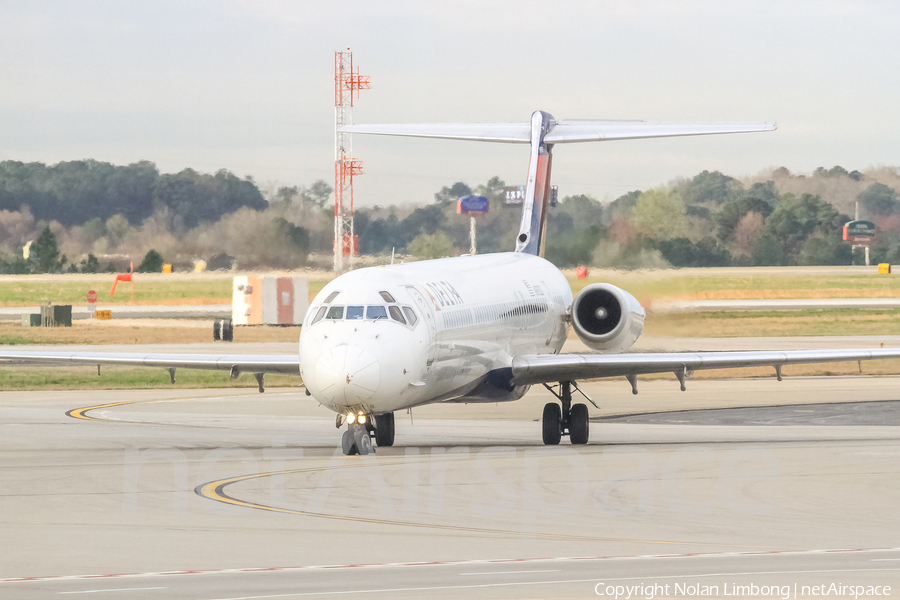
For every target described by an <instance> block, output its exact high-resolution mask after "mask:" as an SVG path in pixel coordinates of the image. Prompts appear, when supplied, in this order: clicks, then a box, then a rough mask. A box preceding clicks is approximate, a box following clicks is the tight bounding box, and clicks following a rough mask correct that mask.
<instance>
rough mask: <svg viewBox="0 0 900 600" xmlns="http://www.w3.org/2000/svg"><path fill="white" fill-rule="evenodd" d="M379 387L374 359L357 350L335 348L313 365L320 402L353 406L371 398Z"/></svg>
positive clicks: (345, 347) (379, 379) (378, 367)
mask: <svg viewBox="0 0 900 600" xmlns="http://www.w3.org/2000/svg"><path fill="white" fill-rule="evenodd" d="M380 383H381V367H380V366H379V365H378V361H377V360H376V359H375V357H374V356H373V355H372V354H371V353H370V352H368V351H367V350H363V349H362V348H359V347H356V346H347V345H342V346H335V347H334V348H332V349H330V350H328V351H327V352H325V353H324V354H323V355H322V356H321V357H319V361H318V362H317V363H316V386H317V387H318V388H319V393H320V394H321V395H322V396H323V398H322V399H323V400H325V401H327V402H330V403H332V404H339V405H343V406H354V405H356V404H361V403H363V402H365V401H366V400H368V399H369V398H371V397H372V395H373V394H374V393H375V390H377V389H378V385H379V384H380Z"/></svg>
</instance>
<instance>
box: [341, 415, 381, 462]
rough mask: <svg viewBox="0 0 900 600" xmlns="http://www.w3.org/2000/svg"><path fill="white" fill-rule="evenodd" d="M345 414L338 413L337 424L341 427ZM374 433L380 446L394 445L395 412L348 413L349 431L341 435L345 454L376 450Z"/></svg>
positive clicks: (364, 453)
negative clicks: (379, 413)
mask: <svg viewBox="0 0 900 600" xmlns="http://www.w3.org/2000/svg"><path fill="white" fill-rule="evenodd" d="M343 418H344V417H343V415H340V414H338V419H337V424H338V427H340V425H341V422H342V421H343ZM373 433H374V437H375V443H376V444H378V446H379V447H380V448H387V447H390V446H393V445H394V413H384V414H381V415H378V416H374V417H373V416H369V417H368V418H367V417H366V415H364V414H360V415H355V414H353V413H350V414H348V415H347V431H345V432H344V435H343V436H341V449H342V450H343V451H344V454H345V455H353V454H360V455H366V454H369V453H370V452H375V448H373V447H372V437H373V435H372V434H373Z"/></svg>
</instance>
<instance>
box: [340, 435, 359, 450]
mask: <svg viewBox="0 0 900 600" xmlns="http://www.w3.org/2000/svg"><path fill="white" fill-rule="evenodd" d="M341 450H343V451H344V455H345V456H351V455H353V454H356V453H357V452H358V450H357V449H356V439H354V437H353V432H352V431H350V430H349V429H348V430H347V431H345V432H344V435H342V436H341Z"/></svg>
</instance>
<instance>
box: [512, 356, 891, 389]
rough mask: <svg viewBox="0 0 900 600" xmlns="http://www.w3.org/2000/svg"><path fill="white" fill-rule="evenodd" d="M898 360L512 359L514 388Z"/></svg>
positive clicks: (819, 358)
mask: <svg viewBox="0 0 900 600" xmlns="http://www.w3.org/2000/svg"><path fill="white" fill-rule="evenodd" d="M889 358H900V348H878V349H873V350H789V351H784V352H775V351H757V352H672V353H668V352H662V353H644V354H638V353H635V354H536V355H522V356H517V357H516V358H514V359H513V363H512V374H513V381H514V382H515V384H516V385H531V384H537V383H550V382H557V381H573V380H579V379H593V378H598V377H616V376H623V375H624V376H633V375H645V374H648V373H683V372H685V371H699V370H704V369H733V368H740V367H777V368H780V367H782V366H785V365H803V364H814V363H828V362H852V361H862V360H878V359H889Z"/></svg>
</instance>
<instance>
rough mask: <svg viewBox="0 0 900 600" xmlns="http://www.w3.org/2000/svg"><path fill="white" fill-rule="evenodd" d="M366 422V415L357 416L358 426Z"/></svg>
mask: <svg viewBox="0 0 900 600" xmlns="http://www.w3.org/2000/svg"><path fill="white" fill-rule="evenodd" d="M365 422H366V415H359V424H360V425H362V424H363V423H365Z"/></svg>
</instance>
